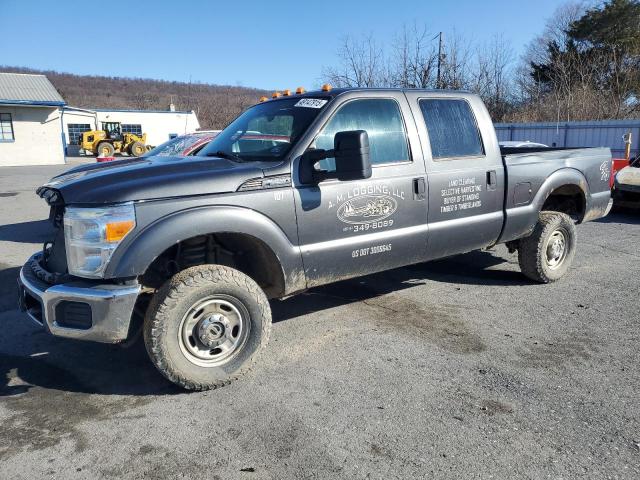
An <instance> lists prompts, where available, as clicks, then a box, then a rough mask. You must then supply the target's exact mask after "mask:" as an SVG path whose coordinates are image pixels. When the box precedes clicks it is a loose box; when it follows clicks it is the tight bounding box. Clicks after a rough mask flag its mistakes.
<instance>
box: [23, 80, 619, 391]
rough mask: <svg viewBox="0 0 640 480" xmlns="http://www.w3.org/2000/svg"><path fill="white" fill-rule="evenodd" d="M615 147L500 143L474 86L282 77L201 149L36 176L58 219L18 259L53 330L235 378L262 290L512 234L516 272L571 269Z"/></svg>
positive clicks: (191, 381) (165, 370) (547, 274)
mask: <svg viewBox="0 0 640 480" xmlns="http://www.w3.org/2000/svg"><path fill="white" fill-rule="evenodd" d="M610 172H611V153H610V151H609V150H608V149H605V148H593V149H573V150H561V149H550V148H543V149H535V148H526V149H504V150H503V151H501V150H500V148H499V146H498V141H497V138H496V134H495V131H494V129H493V125H492V122H491V118H490V117H489V114H488V112H487V110H486V108H485V107H484V105H483V103H482V101H481V100H480V99H479V98H478V97H477V96H476V95H473V94H470V93H465V92H453V91H451V92H447V91H427V90H397V89H331V88H330V87H329V86H326V87H323V89H322V90H321V91H314V92H308V93H301V94H295V95H291V94H286V95H278V94H274V98H273V99H269V100H266V99H263V101H262V102H260V103H258V104H256V105H254V106H252V107H251V108H249V109H247V110H246V111H245V112H244V113H242V114H241V115H240V116H239V117H238V118H237V119H236V120H234V121H233V122H232V123H231V124H230V125H229V126H228V127H227V128H226V129H224V130H223V131H222V132H221V133H220V134H219V135H218V136H217V137H216V138H215V139H214V140H213V141H212V142H211V143H210V144H209V145H208V146H207V147H205V148H204V149H203V150H202V151H200V152H199V154H198V155H197V156H194V157H187V158H181V159H174V158H167V157H145V158H134V159H127V160H121V161H116V162H111V163H104V164H95V165H87V166H80V167H77V168H74V169H72V170H70V171H68V172H66V173H64V174H62V175H60V176H57V177H55V178H53V179H52V180H51V181H49V183H47V184H45V185H43V186H42V187H40V188H39V189H38V190H37V193H38V195H40V196H41V197H42V198H43V199H45V200H46V201H47V202H48V204H49V205H50V207H51V214H50V219H51V221H52V222H53V225H54V226H55V230H54V231H55V233H54V235H53V236H52V238H51V241H50V242H47V243H46V244H45V246H44V249H43V251H41V252H38V253H36V254H35V255H33V256H32V257H31V258H30V259H29V260H28V261H27V263H26V264H25V265H24V267H23V268H22V270H21V272H20V278H19V287H20V297H19V302H20V306H21V308H22V310H23V311H26V312H27V314H28V315H29V316H30V317H31V318H32V319H33V320H35V321H36V322H37V323H38V324H39V325H40V326H42V327H44V328H46V329H47V330H48V331H49V332H51V334H53V335H57V336H61V337H70V338H76V339H84V340H92V341H97V342H111V343H117V342H127V341H131V339H132V338H135V337H136V335H138V334H140V332H141V333H142V335H143V336H144V341H145V344H146V347H147V351H148V353H149V356H150V358H151V360H152V361H153V363H154V364H155V365H156V367H157V368H158V369H159V370H160V372H162V374H163V375H164V376H165V377H166V378H168V379H169V380H171V381H172V382H174V383H176V384H178V385H180V386H182V387H184V388H187V389H208V388H214V387H217V386H220V385H223V384H225V383H228V382H229V381H230V380H232V379H234V378H236V377H238V376H240V375H241V374H242V373H244V372H245V371H246V370H247V369H249V368H250V366H251V365H252V362H253V360H254V359H255V357H256V355H257V354H258V352H259V351H260V350H261V349H262V348H263V347H264V346H265V345H266V343H267V341H268V338H269V334H270V331H271V311H270V307H269V302H268V299H269V298H282V297H286V296H289V295H292V294H295V293H297V292H301V291H303V290H306V289H309V288H312V287H315V286H318V285H323V284H327V283H330V282H336V281H339V280H343V279H347V278H351V277H357V276H360V275H367V274H370V273H373V272H379V271H382V270H388V269H392V268H396V267H400V266H403V265H408V264H413V263H418V262H426V261H429V260H433V259H438V258H443V257H447V256H450V255H456V254H460V253H464V252H469V251H471V250H476V249H481V248H485V247H491V246H493V245H496V244H501V243H502V244H506V246H507V247H508V248H509V249H510V251H512V252H514V251H516V250H517V251H518V258H519V262H520V266H521V269H522V272H523V274H524V275H526V276H527V277H528V278H530V279H532V280H533V281H536V282H544V283H546V282H551V281H554V280H557V279H559V278H560V277H562V276H563V275H564V274H565V272H566V271H567V269H568V267H569V265H570V264H571V261H572V259H573V257H574V254H575V250H576V227H575V225H576V224H579V223H581V222H586V221H589V220H593V219H596V218H599V217H602V216H604V215H606V214H607V213H608V209H609V208H610V204H611V202H610V200H611V195H610V190H609V176H610Z"/></svg>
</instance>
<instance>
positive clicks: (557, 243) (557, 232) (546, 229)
mask: <svg viewBox="0 0 640 480" xmlns="http://www.w3.org/2000/svg"><path fill="white" fill-rule="evenodd" d="M575 250H576V226H575V224H574V223H573V220H572V219H571V217H569V216H568V215H567V214H564V213H560V212H542V213H540V218H539V220H538V223H537V224H536V226H535V228H534V229H533V233H532V234H531V235H530V236H528V237H527V238H523V239H521V240H520V244H519V246H518V262H519V263H520V269H521V270H522V273H523V274H524V275H525V276H527V277H528V278H530V279H531V280H535V281H536V282H540V283H549V282H555V281H556V280H558V279H560V278H562V277H563V276H564V275H565V273H567V270H568V269H569V267H570V266H571V263H572V262H573V257H574V255H575Z"/></svg>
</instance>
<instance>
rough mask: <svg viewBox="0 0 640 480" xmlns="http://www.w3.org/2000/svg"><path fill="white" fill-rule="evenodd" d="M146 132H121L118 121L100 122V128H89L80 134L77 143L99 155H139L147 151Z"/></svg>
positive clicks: (85, 149) (87, 150)
mask: <svg viewBox="0 0 640 480" xmlns="http://www.w3.org/2000/svg"><path fill="white" fill-rule="evenodd" d="M146 142H147V134H146V133H143V134H142V136H141V137H140V136H138V135H136V134H134V133H122V125H121V124H120V122H102V130H91V131H88V132H84V133H82V135H80V138H79V141H78V143H79V144H80V148H82V149H83V150H84V151H85V152H91V154H93V155H96V156H100V157H112V156H113V155H114V154H116V153H128V154H129V155H131V156H134V157H139V156H140V155H142V154H143V153H145V152H146V151H147V148H146V146H145V144H146Z"/></svg>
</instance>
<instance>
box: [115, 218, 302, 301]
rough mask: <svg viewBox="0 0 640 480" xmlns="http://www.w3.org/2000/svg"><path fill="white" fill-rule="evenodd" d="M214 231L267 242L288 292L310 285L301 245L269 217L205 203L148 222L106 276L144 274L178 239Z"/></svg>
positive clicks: (120, 251)
mask: <svg viewBox="0 0 640 480" xmlns="http://www.w3.org/2000/svg"><path fill="white" fill-rule="evenodd" d="M210 233H241V234H245V235H250V236H252V237H255V238H257V239H259V240H261V241H262V242H264V243H265V244H266V245H267V246H268V247H269V248H270V249H271V250H272V251H273V253H274V254H275V256H276V257H277V258H278V261H279V262H280V266H281V268H282V271H283V278H284V279H285V293H286V294H288V293H291V292H294V291H298V290H303V289H304V288H306V279H305V275H304V268H303V266H302V256H301V253H300V248H299V247H297V246H294V245H292V244H291V242H290V241H289V239H288V238H287V237H286V235H285V234H284V232H283V231H282V229H281V228H280V227H279V226H278V225H277V224H275V223H274V222H273V221H272V220H271V219H269V218H268V217H266V216H264V215H262V214H260V213H258V212H256V211H255V210H251V209H248V208H242V207H233V206H204V207H195V208H189V209H187V210H180V211H177V212H175V213H172V214H170V215H167V216H164V217H162V218H160V219H159V220H157V221H155V222H153V223H150V224H149V225H147V226H144V227H143V228H142V229H141V230H140V231H138V232H136V233H135V235H134V236H132V237H131V238H126V239H125V242H124V243H123V244H122V245H120V246H119V247H118V248H117V249H116V251H115V252H114V254H113V257H112V258H111V261H110V262H109V265H108V266H107V269H106V271H105V278H128V277H136V276H139V275H142V274H143V273H144V272H145V271H146V270H147V268H148V267H149V265H151V263H152V262H153V261H154V260H155V259H156V258H157V257H158V256H159V255H160V254H162V252H164V251H165V250H167V249H168V248H170V247H171V246H173V245H175V244H176V243H178V242H180V241H183V240H186V239H188V238H191V237H195V236H198V235H206V234H210Z"/></svg>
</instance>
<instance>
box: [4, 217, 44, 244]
mask: <svg viewBox="0 0 640 480" xmlns="http://www.w3.org/2000/svg"><path fill="white" fill-rule="evenodd" d="M52 233H53V225H51V222H49V220H34V221H32V222H23V223H10V224H8V225H0V241H5V242H16V243H42V242H45V241H46V240H50V239H51V236H52Z"/></svg>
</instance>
